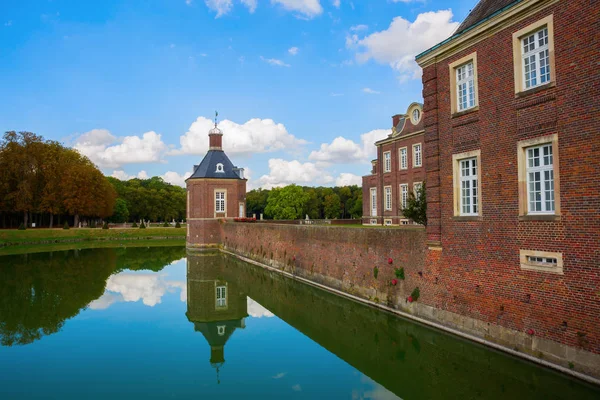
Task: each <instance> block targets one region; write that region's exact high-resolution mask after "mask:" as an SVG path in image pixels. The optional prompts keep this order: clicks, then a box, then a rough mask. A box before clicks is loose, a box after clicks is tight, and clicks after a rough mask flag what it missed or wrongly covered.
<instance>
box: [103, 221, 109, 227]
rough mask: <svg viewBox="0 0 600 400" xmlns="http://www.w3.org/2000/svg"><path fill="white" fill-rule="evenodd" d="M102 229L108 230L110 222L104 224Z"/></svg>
mask: <svg viewBox="0 0 600 400" xmlns="http://www.w3.org/2000/svg"><path fill="white" fill-rule="evenodd" d="M102 229H108V221H106V222H105V223H104V225H102Z"/></svg>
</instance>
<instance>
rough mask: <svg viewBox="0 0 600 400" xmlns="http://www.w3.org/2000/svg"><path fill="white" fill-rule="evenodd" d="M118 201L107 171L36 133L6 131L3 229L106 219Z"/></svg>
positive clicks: (0, 165) (0, 162)
mask: <svg viewBox="0 0 600 400" xmlns="http://www.w3.org/2000/svg"><path fill="white" fill-rule="evenodd" d="M116 197H117V193H116V191H115V189H114V188H113V186H112V185H111V184H110V182H109V181H108V180H107V179H106V177H105V176H104V175H103V174H102V172H100V170H98V168H97V167H96V166H95V165H94V164H93V163H92V162H91V161H90V160H89V159H88V158H87V157H85V156H83V155H81V154H80V153H79V152H77V151H76V150H74V149H70V148H68V147H65V146H63V145H62V144H60V143H59V142H56V141H52V140H44V139H43V138H42V137H41V136H38V135H36V134H34V133H31V132H18V133H17V132H15V131H10V132H6V133H5V134H4V136H3V138H2V141H0V214H1V215H2V226H3V227H7V226H11V227H14V226H15V224H16V225H18V224H20V223H22V224H23V225H24V226H25V227H26V226H29V225H30V224H31V223H36V224H37V225H38V226H42V225H43V226H50V227H52V226H53V225H54V219H55V217H57V218H58V224H59V225H60V223H61V218H62V219H64V220H68V221H72V223H73V224H74V225H78V223H79V221H80V219H81V218H106V217H109V216H110V215H112V214H113V208H114V205H115V201H116Z"/></svg>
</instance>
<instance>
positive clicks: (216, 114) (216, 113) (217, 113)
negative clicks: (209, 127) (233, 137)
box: [215, 111, 219, 128]
mask: <svg viewBox="0 0 600 400" xmlns="http://www.w3.org/2000/svg"><path fill="white" fill-rule="evenodd" d="M218 116H219V112H218V111H215V128H216V127H217V117H218Z"/></svg>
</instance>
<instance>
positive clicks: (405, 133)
mask: <svg viewBox="0 0 600 400" xmlns="http://www.w3.org/2000/svg"><path fill="white" fill-rule="evenodd" d="M423 117H424V116H423V105H422V104H419V103H412V104H411V105H410V106H409V107H408V110H407V111H406V114H397V115H394V116H393V117H392V133H391V134H390V135H389V136H388V137H387V138H385V139H383V140H380V141H378V142H376V143H375V146H377V159H376V160H373V161H372V162H371V163H372V165H373V169H372V170H371V175H367V176H363V178H362V179H363V183H362V189H363V218H362V223H363V224H365V225H382V224H383V225H401V224H408V223H410V221H409V220H408V219H406V218H404V216H403V215H402V209H403V208H406V202H407V200H408V196H409V193H410V192H413V193H416V190H417V187H418V186H419V185H422V184H423V182H424V181H425V166H424V160H425V158H424V152H423V145H424V130H423Z"/></svg>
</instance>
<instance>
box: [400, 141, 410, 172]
mask: <svg viewBox="0 0 600 400" xmlns="http://www.w3.org/2000/svg"><path fill="white" fill-rule="evenodd" d="M402 150H404V156H403V155H402ZM398 160H399V162H400V169H401V170H405V169H408V147H406V146H404V147H400V148H399V149H398Z"/></svg>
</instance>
